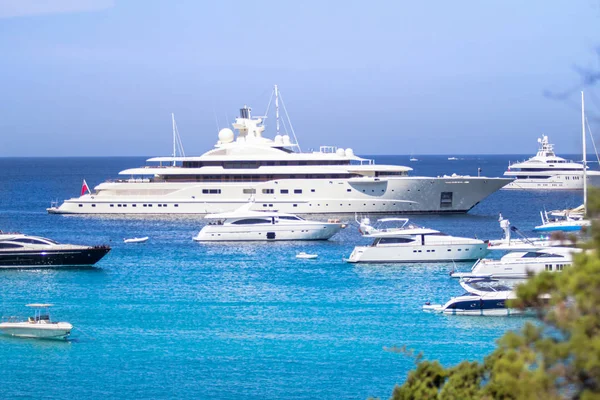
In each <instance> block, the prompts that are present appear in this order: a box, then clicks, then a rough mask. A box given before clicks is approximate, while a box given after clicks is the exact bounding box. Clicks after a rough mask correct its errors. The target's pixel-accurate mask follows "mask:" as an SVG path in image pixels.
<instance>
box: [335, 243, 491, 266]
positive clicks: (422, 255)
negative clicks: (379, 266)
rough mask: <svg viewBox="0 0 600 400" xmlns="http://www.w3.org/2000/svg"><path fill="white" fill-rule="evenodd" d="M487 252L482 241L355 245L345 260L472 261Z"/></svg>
mask: <svg viewBox="0 0 600 400" xmlns="http://www.w3.org/2000/svg"><path fill="white" fill-rule="evenodd" d="M487 252H488V250H487V246H486V245H485V244H484V243H481V244H446V245H444V244H440V245H423V246H416V247H413V246H386V247H373V246H357V247H355V248H354V250H353V251H352V254H351V255H350V257H349V258H348V259H347V260H346V261H347V262H350V263H386V262H416V263H421V262H445V261H472V260H477V259H479V258H482V257H484V256H485V255H486V254H487Z"/></svg>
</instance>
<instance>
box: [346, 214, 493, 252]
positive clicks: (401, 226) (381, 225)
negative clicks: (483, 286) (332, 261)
mask: <svg viewBox="0 0 600 400" xmlns="http://www.w3.org/2000/svg"><path fill="white" fill-rule="evenodd" d="M390 224H391V225H392V226H389V225H390ZM360 231H361V233H362V235H363V237H367V238H373V239H374V241H373V244H371V245H370V246H356V247H355V248H354V250H353V251H352V254H350V257H348V259H346V261H347V262H350V263H378V262H379V263H392V262H417V263H418V262H442V261H469V260H477V259H478V258H481V257H484V256H485V255H486V254H487V252H488V249H487V244H486V243H485V242H484V241H483V240H479V239H471V238H464V237H457V236H450V235H447V234H445V233H442V232H440V231H437V230H435V229H429V228H423V227H420V226H418V225H415V224H413V223H411V222H409V220H408V219H407V218H384V219H380V220H379V221H378V226H375V227H374V226H371V225H370V221H369V220H368V218H367V219H363V220H362V221H361V224H360Z"/></svg>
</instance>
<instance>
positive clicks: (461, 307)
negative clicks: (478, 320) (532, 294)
mask: <svg viewBox="0 0 600 400" xmlns="http://www.w3.org/2000/svg"><path fill="white" fill-rule="evenodd" d="M460 285H461V286H462V287H463V289H465V290H466V293H464V294H462V295H460V296H457V297H453V298H451V299H450V300H448V302H446V304H429V303H426V304H425V305H424V306H423V311H429V312H436V313H444V314H451V315H470V316H477V315H482V316H508V315H519V314H523V311H522V310H518V309H514V308H508V307H507V306H506V300H511V299H515V298H516V295H515V293H514V291H513V290H512V289H511V288H510V287H508V286H505V285H502V284H500V283H499V282H497V281H494V280H491V279H470V280H461V281H460Z"/></svg>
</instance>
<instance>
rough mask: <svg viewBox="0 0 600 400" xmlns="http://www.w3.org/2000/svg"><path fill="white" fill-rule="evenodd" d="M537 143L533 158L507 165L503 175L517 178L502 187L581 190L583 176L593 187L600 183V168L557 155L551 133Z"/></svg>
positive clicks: (513, 188)
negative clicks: (550, 138)
mask: <svg viewBox="0 0 600 400" xmlns="http://www.w3.org/2000/svg"><path fill="white" fill-rule="evenodd" d="M538 144H539V149H538V152H537V154H536V155H535V156H534V157H531V158H530V159H528V160H527V161H522V162H517V163H513V164H509V165H508V170H507V171H506V172H504V176H505V177H509V178H515V180H514V181H513V182H511V183H509V184H508V185H506V186H504V188H503V189H512V190H577V189H578V190H581V189H583V181H584V179H587V182H588V183H590V184H592V185H594V186H598V185H600V171H594V170H588V169H587V167H586V168H585V169H584V164H581V163H577V162H574V161H570V160H566V159H564V158H562V157H558V156H557V155H556V154H555V153H554V145H553V144H551V143H550V142H549V140H548V136H546V135H543V136H542V137H541V138H538ZM584 172H585V174H584Z"/></svg>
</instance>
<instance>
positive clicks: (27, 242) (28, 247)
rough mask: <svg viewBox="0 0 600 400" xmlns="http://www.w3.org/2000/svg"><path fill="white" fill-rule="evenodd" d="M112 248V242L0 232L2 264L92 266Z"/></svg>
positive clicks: (19, 266) (22, 266) (39, 266)
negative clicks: (75, 241)
mask: <svg viewBox="0 0 600 400" xmlns="http://www.w3.org/2000/svg"><path fill="white" fill-rule="evenodd" d="M109 251H110V247H109V246H82V245H76V244H61V243H58V242H55V241H54V240H51V239H47V238H43V237H40V236H29V235H25V234H22V233H2V232H0V268H57V267H68V266H89V265H94V264H96V263H97V262H98V261H100V259H102V257H104V256H105V255H106V253H108V252H109Z"/></svg>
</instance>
